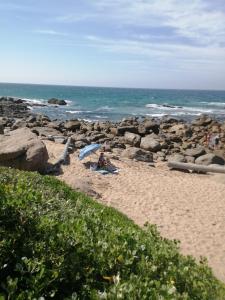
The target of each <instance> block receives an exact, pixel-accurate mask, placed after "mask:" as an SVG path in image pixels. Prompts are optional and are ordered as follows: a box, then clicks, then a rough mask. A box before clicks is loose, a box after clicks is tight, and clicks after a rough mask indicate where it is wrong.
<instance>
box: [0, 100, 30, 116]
mask: <svg viewBox="0 0 225 300" xmlns="http://www.w3.org/2000/svg"><path fill="white" fill-rule="evenodd" d="M29 111H30V110H29V108H28V105H27V104H26V103H25V102H24V101H23V100H21V99H14V98H11V97H1V98H0V117H3V116H7V117H12V118H23V117H24V116H27V115H29Z"/></svg>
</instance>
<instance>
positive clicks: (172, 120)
mask: <svg viewBox="0 0 225 300" xmlns="http://www.w3.org/2000/svg"><path fill="white" fill-rule="evenodd" d="M163 123H167V124H177V123H179V120H178V119H176V118H173V117H170V116H163V117H162V118H161V124H163Z"/></svg>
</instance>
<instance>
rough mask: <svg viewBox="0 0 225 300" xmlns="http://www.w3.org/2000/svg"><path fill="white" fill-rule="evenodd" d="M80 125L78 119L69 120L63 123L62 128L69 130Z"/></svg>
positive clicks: (76, 128)
mask: <svg viewBox="0 0 225 300" xmlns="http://www.w3.org/2000/svg"><path fill="white" fill-rule="evenodd" d="M80 126H81V123H80V121H79V120H70V121H67V122H66V123H65V124H64V128H65V129H67V130H70V131H76V130H79V129H80Z"/></svg>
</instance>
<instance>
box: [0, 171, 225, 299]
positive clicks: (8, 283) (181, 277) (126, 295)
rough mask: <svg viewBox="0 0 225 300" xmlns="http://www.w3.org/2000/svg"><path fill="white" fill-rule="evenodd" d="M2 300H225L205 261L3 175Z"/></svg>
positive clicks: (43, 185)
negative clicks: (184, 254) (182, 253)
mask: <svg viewBox="0 0 225 300" xmlns="http://www.w3.org/2000/svg"><path fill="white" fill-rule="evenodd" d="M0 202H1V203H0V299H18V300H20V299H24V300H27V299H40V300H41V299H155V300H156V299H191V300H194V299H196V300H197V299H199V300H204V299H210V300H216V299H219V300H222V299H225V289H224V286H223V285H222V283H220V282H219V281H218V280H217V279H216V278H215V277H214V276H213V275H212V273H211V270H210V269H209V268H208V267H207V266H206V264H205V262H204V261H202V262H201V263H200V264H199V265H197V264H196V262H195V261H194V259H193V258H192V257H184V256H182V255H181V254H179V252H178V249H177V248H178V247H177V243H176V242H173V241H169V240H166V239H163V238H162V237H160V235H159V233H158V232H157V230H156V228H155V227H154V226H146V227H145V228H144V230H143V229H141V228H139V227H138V226H136V225H135V224H134V223H133V222H132V221H130V220H129V219H128V218H126V217H125V216H123V215H122V214H120V213H118V212H117V211H116V210H114V209H111V208H107V207H104V206H102V205H100V204H97V203H96V202H94V201H93V200H91V199H90V198H88V197H86V196H85V195H83V194H81V193H78V192H74V191H73V190H71V189H70V188H69V187H67V186H66V185H65V184H63V183H61V182H60V181H58V180H56V179H55V178H51V177H47V176H46V177H44V176H40V175H38V174H36V173H28V172H20V171H16V170H13V169H6V168H0Z"/></svg>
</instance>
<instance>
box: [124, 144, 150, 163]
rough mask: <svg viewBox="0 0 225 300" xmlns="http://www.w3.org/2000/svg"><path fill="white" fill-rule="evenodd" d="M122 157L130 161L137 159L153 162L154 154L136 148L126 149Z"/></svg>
mask: <svg viewBox="0 0 225 300" xmlns="http://www.w3.org/2000/svg"><path fill="white" fill-rule="evenodd" d="M121 156H123V157H127V158H129V159H135V160H138V161H144V162H153V155H152V153H150V152H148V151H144V150H142V149H139V148H136V147H130V148H127V149H125V150H124V151H123V152H122V154H121Z"/></svg>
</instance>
